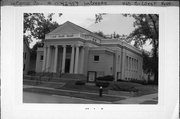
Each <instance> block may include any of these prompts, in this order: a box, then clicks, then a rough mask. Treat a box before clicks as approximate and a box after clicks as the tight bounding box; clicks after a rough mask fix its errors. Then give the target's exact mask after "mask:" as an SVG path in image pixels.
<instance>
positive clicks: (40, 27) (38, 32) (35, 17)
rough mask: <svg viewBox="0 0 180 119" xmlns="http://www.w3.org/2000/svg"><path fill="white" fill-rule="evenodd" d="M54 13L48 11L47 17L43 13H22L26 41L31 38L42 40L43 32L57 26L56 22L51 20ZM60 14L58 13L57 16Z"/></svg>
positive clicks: (29, 41) (47, 31)
mask: <svg viewBox="0 0 180 119" xmlns="http://www.w3.org/2000/svg"><path fill="white" fill-rule="evenodd" d="M53 15H54V13H50V14H49V15H48V16H47V18H46V17H45V15H44V14H43V13H24V39H26V40H28V43H31V42H32V38H34V39H37V40H40V41H42V42H43V41H44V39H45V34H47V33H49V32H50V31H52V30H54V29H55V28H57V27H58V26H59V24H58V23H57V22H54V21H52V17H53ZM61 15H62V14H61V13H60V14H59V16H61Z"/></svg>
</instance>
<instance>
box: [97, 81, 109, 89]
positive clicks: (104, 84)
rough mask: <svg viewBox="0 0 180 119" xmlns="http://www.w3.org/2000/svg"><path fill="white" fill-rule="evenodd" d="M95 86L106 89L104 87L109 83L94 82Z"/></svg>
mask: <svg viewBox="0 0 180 119" xmlns="http://www.w3.org/2000/svg"><path fill="white" fill-rule="evenodd" d="M96 86H97V87H100V86H102V87H103V88H106V87H108V86H109V82H103V81H96Z"/></svg>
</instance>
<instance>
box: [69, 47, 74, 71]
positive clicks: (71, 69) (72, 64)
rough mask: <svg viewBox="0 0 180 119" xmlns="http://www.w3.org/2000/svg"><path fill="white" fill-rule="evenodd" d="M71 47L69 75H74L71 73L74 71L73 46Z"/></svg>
mask: <svg viewBox="0 0 180 119" xmlns="http://www.w3.org/2000/svg"><path fill="white" fill-rule="evenodd" d="M71 47H72V52H71V64H70V73H74V72H73V69H74V45H72V46H71Z"/></svg>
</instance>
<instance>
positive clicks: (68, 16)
mask: <svg viewBox="0 0 180 119" xmlns="http://www.w3.org/2000/svg"><path fill="white" fill-rule="evenodd" d="M73 13H74V12H67V13H63V15H62V16H61V17H59V15H58V14H57V13H56V14H54V16H53V19H52V20H53V21H56V22H58V23H59V24H63V23H65V22H66V21H70V22H72V23H74V24H77V25H79V26H81V27H83V28H85V29H88V30H90V31H92V32H99V31H101V32H103V33H104V34H105V35H110V34H113V33H114V32H115V33H116V34H119V35H123V34H124V35H129V34H130V33H131V32H132V31H133V30H134V26H133V22H134V21H135V20H134V18H132V17H125V16H123V15H122V14H106V15H103V20H101V22H99V23H95V14H94V13H88V14H87V13H76V14H73ZM46 15H48V14H45V16H46ZM32 44H34V42H33V43H32ZM31 46H32V45H31ZM144 49H146V50H148V51H150V49H151V46H150V45H149V44H148V43H147V44H146V45H145V46H144Z"/></svg>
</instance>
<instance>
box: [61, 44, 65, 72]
mask: <svg viewBox="0 0 180 119" xmlns="http://www.w3.org/2000/svg"><path fill="white" fill-rule="evenodd" d="M65 63H66V45H63V59H62V73H64V72H65Z"/></svg>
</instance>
